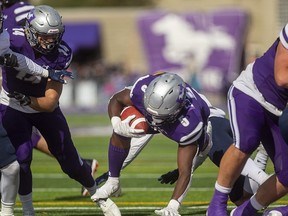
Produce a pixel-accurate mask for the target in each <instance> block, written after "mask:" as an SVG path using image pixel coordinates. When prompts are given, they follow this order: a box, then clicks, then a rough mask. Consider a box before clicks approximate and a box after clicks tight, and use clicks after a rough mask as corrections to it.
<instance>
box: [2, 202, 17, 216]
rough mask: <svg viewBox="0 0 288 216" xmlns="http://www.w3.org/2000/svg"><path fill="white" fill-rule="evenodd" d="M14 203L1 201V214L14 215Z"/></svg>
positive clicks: (5, 215) (4, 215)
mask: <svg viewBox="0 0 288 216" xmlns="http://www.w3.org/2000/svg"><path fill="white" fill-rule="evenodd" d="M13 213H14V203H3V202H2V201H1V216H13V215H14V214H13Z"/></svg>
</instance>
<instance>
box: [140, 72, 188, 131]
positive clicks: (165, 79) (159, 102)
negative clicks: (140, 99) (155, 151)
mask: <svg viewBox="0 0 288 216" xmlns="http://www.w3.org/2000/svg"><path fill="white" fill-rule="evenodd" d="M185 98H186V83H185V82H184V81H183V79H182V78H181V77H179V76H178V75H176V74H173V73H164V74H162V75H159V76H158V77H156V78H155V79H154V80H153V81H152V82H151V83H150V84H149V85H148V87H147V89H146V91H145V93H144V107H145V109H146V111H147V113H148V115H150V116H151V120H152V122H150V123H151V124H152V126H153V125H154V126H159V125H161V124H163V123H165V122H173V121H175V120H176V117H177V115H178V114H179V112H180V111H181V109H182V108H183V106H184V104H185Z"/></svg>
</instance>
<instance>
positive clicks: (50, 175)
mask: <svg viewBox="0 0 288 216" xmlns="http://www.w3.org/2000/svg"><path fill="white" fill-rule="evenodd" d="M160 175H161V174H149V173H147V174H146V173H145V174H122V175H121V179H128V178H129V179H130V178H136V179H137V178H139V179H141V178H143V179H152V178H154V179H157V178H159V176H160ZM216 176H217V173H197V174H195V175H194V176H193V179H195V178H196V179H197V178H215V177H216ZM33 178H37V179H43V178H55V179H64V178H67V175H65V174H62V173H35V174H33Z"/></svg>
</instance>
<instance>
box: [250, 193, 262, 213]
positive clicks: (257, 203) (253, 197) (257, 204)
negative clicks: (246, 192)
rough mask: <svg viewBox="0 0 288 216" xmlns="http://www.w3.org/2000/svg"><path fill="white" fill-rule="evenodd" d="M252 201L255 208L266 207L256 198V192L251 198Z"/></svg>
mask: <svg viewBox="0 0 288 216" xmlns="http://www.w3.org/2000/svg"><path fill="white" fill-rule="evenodd" d="M250 202H251V205H252V206H253V208H255V209H256V210H262V209H263V208H264V206H262V205H261V204H260V203H259V202H258V201H257V200H256V198H255V194H254V195H253V196H252V197H251V198H250Z"/></svg>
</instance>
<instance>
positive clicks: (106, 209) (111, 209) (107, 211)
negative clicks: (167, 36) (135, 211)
mask: <svg viewBox="0 0 288 216" xmlns="http://www.w3.org/2000/svg"><path fill="white" fill-rule="evenodd" d="M97 204H98V206H99V207H100V208H101V210H102V212H103V214H104V216H121V212H120V210H119V208H118V206H117V205H116V204H115V203H114V202H113V201H112V200H111V199H109V198H108V199H107V200H106V201H105V200H99V201H98V202H97Z"/></svg>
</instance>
